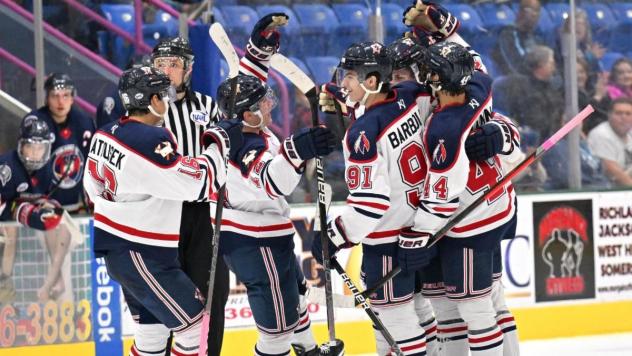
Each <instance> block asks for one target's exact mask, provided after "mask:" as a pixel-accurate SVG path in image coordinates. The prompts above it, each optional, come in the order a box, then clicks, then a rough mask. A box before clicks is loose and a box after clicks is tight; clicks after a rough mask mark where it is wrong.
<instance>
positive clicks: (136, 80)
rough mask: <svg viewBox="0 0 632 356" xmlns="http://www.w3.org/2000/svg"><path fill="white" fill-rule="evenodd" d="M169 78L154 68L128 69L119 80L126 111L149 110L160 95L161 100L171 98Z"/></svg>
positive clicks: (119, 88)
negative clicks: (152, 102) (153, 98)
mask: <svg viewBox="0 0 632 356" xmlns="http://www.w3.org/2000/svg"><path fill="white" fill-rule="evenodd" d="M170 85H171V81H170V80H169V77H168V76H167V75H166V74H164V73H163V72H161V71H160V70H158V69H156V68H153V67H139V68H132V69H128V70H126V71H125V72H123V74H122V75H121V79H119V84H118V91H119V95H120V96H121V101H122V102H123V106H124V107H125V110H127V111H132V110H147V109H148V107H149V106H150V104H151V98H152V96H154V95H158V96H159V97H160V99H164V98H167V97H169V87H170Z"/></svg>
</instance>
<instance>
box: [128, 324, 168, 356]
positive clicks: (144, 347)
mask: <svg viewBox="0 0 632 356" xmlns="http://www.w3.org/2000/svg"><path fill="white" fill-rule="evenodd" d="M168 338H169V329H168V328H167V327H166V326H164V325H162V324H136V333H134V344H133V345H132V348H131V349H130V351H129V356H157V355H164V354H165V353H166V352H167V349H166V345H167V339H168Z"/></svg>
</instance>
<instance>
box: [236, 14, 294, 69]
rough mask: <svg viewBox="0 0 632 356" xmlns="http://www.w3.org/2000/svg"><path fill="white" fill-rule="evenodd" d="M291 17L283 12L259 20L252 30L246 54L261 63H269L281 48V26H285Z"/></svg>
mask: <svg viewBox="0 0 632 356" xmlns="http://www.w3.org/2000/svg"><path fill="white" fill-rule="evenodd" d="M289 19H290V17H289V16H288V15H287V14H285V13H283V12H275V13H272V14H269V15H266V16H264V17H262V18H261V19H259V21H257V23H256V24H255V27H254V28H253V29H252V33H251V34H250V40H249V41H248V45H247V46H246V52H248V54H249V55H250V56H252V57H254V58H256V59H258V60H260V61H268V60H270V57H272V55H273V54H275V53H276V52H277V50H278V49H279V46H280V40H281V33H280V32H279V26H285V25H286V24H287V22H288V20H289Z"/></svg>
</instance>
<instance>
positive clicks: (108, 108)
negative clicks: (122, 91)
mask: <svg viewBox="0 0 632 356" xmlns="http://www.w3.org/2000/svg"><path fill="white" fill-rule="evenodd" d="M125 112H126V110H125V108H124V107H123V102H122V101H121V97H120V96H119V94H118V89H116V90H114V91H113V92H112V93H110V95H109V96H106V97H105V98H104V99H103V100H102V101H101V102H100V103H99V106H97V128H99V127H102V126H104V125H105V124H108V123H110V122H114V121H117V120H118V119H119V118H120V117H121V116H123V115H125Z"/></svg>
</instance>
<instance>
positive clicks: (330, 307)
mask: <svg viewBox="0 0 632 356" xmlns="http://www.w3.org/2000/svg"><path fill="white" fill-rule="evenodd" d="M305 96H307V99H308V100H309V104H310V109H311V113H312V126H314V127H316V126H318V125H319V124H320V123H319V122H318V94H317V93H316V87H314V88H313V89H312V90H310V91H309V92H307V93H305ZM316 179H317V186H318V212H319V215H320V242H321V244H322V246H323V269H324V272H325V306H326V307H327V331H328V334H329V342H330V343H333V342H334V341H335V340H336V326H335V317H334V298H333V289H332V286H331V266H330V253H329V237H328V236H327V205H326V204H327V199H326V197H325V165H324V163H323V159H322V158H321V157H320V156H317V157H316Z"/></svg>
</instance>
